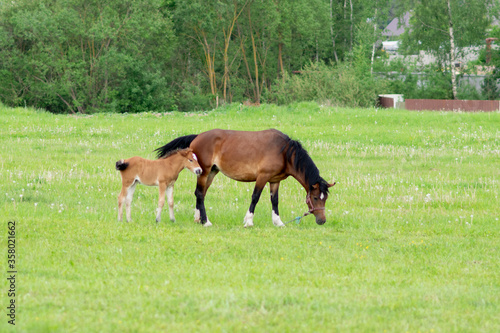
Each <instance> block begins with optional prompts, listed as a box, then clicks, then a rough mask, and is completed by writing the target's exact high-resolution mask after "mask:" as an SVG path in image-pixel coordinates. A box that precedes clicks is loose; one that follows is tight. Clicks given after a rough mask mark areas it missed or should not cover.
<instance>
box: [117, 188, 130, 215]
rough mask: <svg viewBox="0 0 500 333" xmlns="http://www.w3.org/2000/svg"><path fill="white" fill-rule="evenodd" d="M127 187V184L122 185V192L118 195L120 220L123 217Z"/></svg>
mask: <svg viewBox="0 0 500 333" xmlns="http://www.w3.org/2000/svg"><path fill="white" fill-rule="evenodd" d="M127 188H128V187H126V186H125V185H122V189H121V191H120V194H119V195H118V221H119V222H121V220H122V217H123V201H125V198H126V197H127Z"/></svg>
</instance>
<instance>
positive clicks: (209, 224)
mask: <svg viewBox="0 0 500 333" xmlns="http://www.w3.org/2000/svg"><path fill="white" fill-rule="evenodd" d="M203 226H204V227H205V228H208V227H211V226H212V223H210V221H207V222H205V223H204V224H203Z"/></svg>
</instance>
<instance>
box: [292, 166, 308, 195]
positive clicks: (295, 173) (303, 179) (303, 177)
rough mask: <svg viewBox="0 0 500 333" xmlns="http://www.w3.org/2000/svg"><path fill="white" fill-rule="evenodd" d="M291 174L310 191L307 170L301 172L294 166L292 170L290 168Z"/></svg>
mask: <svg viewBox="0 0 500 333" xmlns="http://www.w3.org/2000/svg"><path fill="white" fill-rule="evenodd" d="M290 175H291V176H292V177H293V178H295V179H296V180H297V181H298V182H299V183H300V185H302V187H304V189H305V190H306V192H307V193H309V183H308V182H307V180H306V175H305V172H299V171H298V170H296V169H295V168H292V170H290Z"/></svg>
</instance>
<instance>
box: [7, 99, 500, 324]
mask: <svg viewBox="0 0 500 333" xmlns="http://www.w3.org/2000/svg"><path fill="white" fill-rule="evenodd" d="M0 124H1V126H0V143H1V149H0V179H1V182H0V184H1V191H0V218H1V223H2V231H1V233H0V235H1V236H0V237H1V239H2V241H1V243H2V249H3V251H4V253H6V252H7V242H6V239H7V230H8V229H7V224H8V221H9V220H15V221H16V254H17V257H16V265H17V266H16V269H17V270H18V275H17V280H16V299H15V300H16V306H17V307H16V326H15V328H14V329H15V330H16V331H18V332H83V331H85V332H116V331H123V332H158V331H163V332H189V331H200V332H214V331H215V332H222V331H223V332H234V331H249V332H264V331H273V332H289V331H293V332H299V331H300V332H308V331H311V332H318V331H319V332H332V331H333V332H334V331H341V332H385V331H387V332H498V331H500V317H499V316H498V314H499V313H500V301H499V295H500V278H499V276H500V275H499V272H500V260H499V258H500V221H499V219H500V209H499V206H500V205H499V204H500V202H499V201H500V200H499V192H500V183H499V182H500V113H474V114H470V113H443V112H408V111H398V110H377V109H342V108H332V107H324V106H320V105H318V104H315V103H300V104H295V105H293V106H288V107H276V106H271V105H263V106H261V107H260V108H248V107H245V106H238V105H233V106H230V107H226V108H221V109H218V110H216V111H209V112H201V113H164V114H151V113H147V114H125V115H123V114H112V115H110V114H96V115H92V116H85V115H84V116H66V115H54V114H50V113H46V112H43V111H35V110H31V109H9V108H6V107H2V106H0ZM212 128H222V129H235V130H261V129H266V128H276V129H278V130H280V131H282V132H284V133H286V134H288V135H289V136H290V137H291V138H292V139H296V140H300V141H301V142H302V144H303V146H304V148H306V149H307V150H308V151H309V154H310V155H311V157H312V159H313V161H314V162H315V163H316V165H317V166H318V168H319V170H320V174H321V176H322V177H323V178H325V179H326V180H327V181H329V182H332V181H336V182H337V185H336V186H334V187H333V188H331V189H330V196H329V199H328V201H327V203H326V211H325V213H326V218H327V222H326V224H324V225H322V226H320V225H317V224H316V223H315V221H314V217H313V216H308V217H305V218H303V219H302V221H301V222H300V224H296V223H295V222H291V223H289V224H288V225H287V227H285V228H276V227H275V226H274V225H273V224H272V217H271V203H270V200H269V187H268V186H266V188H265V189H264V192H263V195H262V197H261V199H260V201H259V204H258V205H257V208H256V211H255V217H254V227H253V228H249V229H246V228H244V227H243V218H244V216H245V213H246V211H247V210H248V206H249V203H250V196H251V192H252V190H253V186H254V184H253V183H239V182H236V181H233V180H230V179H228V178H227V177H225V176H224V175H222V174H219V175H218V176H217V177H216V178H215V180H214V182H213V184H212V186H211V188H210V191H209V192H208V193H207V196H206V198H205V205H206V209H207V213H208V214H209V216H210V221H211V222H212V223H213V226H212V227H211V228H203V227H201V226H200V225H199V224H195V223H194V222H193V213H194V206H195V197H194V190H195V184H196V180H195V177H194V176H193V175H192V174H190V173H189V172H188V171H184V172H182V173H181V174H180V175H179V178H178V180H177V182H176V186H175V192H174V201H175V208H174V209H175V216H176V220H177V221H176V222H175V223H172V222H170V221H169V220H168V219H163V220H162V221H161V222H160V223H156V222H155V213H154V211H155V208H156V205H157V200H158V190H157V188H156V187H153V188H148V187H145V186H142V187H138V188H137V189H136V191H135V197H134V207H133V211H134V214H133V216H132V222H130V223H126V222H118V221H117V208H118V205H117V196H118V193H119V191H120V188H121V180H120V175H119V172H118V171H116V170H115V162H116V161H117V160H119V159H121V158H123V157H124V156H134V155H138V156H142V157H144V158H149V159H152V158H154V156H155V154H154V152H153V150H154V149H155V148H157V147H160V146H162V145H164V144H165V143H167V142H169V141H170V140H172V139H174V138H176V137H179V136H182V135H187V134H197V133H200V132H203V131H206V130H209V129H212ZM307 209H308V208H307V205H306V203H305V191H304V189H303V188H302V187H301V186H300V184H299V183H298V182H296V181H295V180H293V179H287V180H285V181H283V182H282V183H281V187H280V214H281V218H282V220H283V221H288V220H291V219H293V218H295V217H296V216H299V215H302V213H304V212H305V211H307ZM2 258H3V259H2V261H1V262H0V263H1V265H0V267H2V271H3V272H4V273H3V275H4V277H3V278H2V279H1V280H2V281H3V282H2V283H1V284H0V288H1V294H2V297H1V298H0V299H1V300H2V302H1V304H2V308H3V309H4V312H5V313H6V312H7V311H6V307H7V306H8V302H9V298H8V297H7V291H8V289H9V286H8V281H7V280H6V278H7V273H6V271H7V259H6V255H3V256H2ZM2 318H3V319H2V321H1V322H0V331H2V332H3V331H7V330H8V329H13V328H12V327H11V325H9V324H8V323H7V320H8V317H7V316H6V315H5V314H4V315H3V316H2Z"/></svg>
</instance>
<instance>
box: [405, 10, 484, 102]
mask: <svg viewBox="0 0 500 333" xmlns="http://www.w3.org/2000/svg"><path fill="white" fill-rule="evenodd" d="M403 4H404V6H402V7H401V9H402V11H401V15H402V14H403V13H404V11H407V10H411V18H410V28H409V29H407V30H406V31H405V34H404V35H403V37H402V42H403V48H406V50H407V52H409V53H416V52H418V51H419V50H424V51H428V52H431V53H433V54H435V55H436V56H437V58H438V61H440V62H441V63H442V68H443V69H444V70H446V71H448V70H449V72H450V73H451V95H452V97H453V99H456V96H457V80H456V77H457V71H456V67H455V64H456V62H457V57H458V55H459V54H460V50H461V49H462V48H463V47H466V46H473V45H482V44H483V43H484V39H485V37H486V29H487V28H488V26H489V23H490V19H489V17H488V15H487V13H488V8H489V7H490V5H491V4H492V0H467V1H465V0H446V1H443V0H406V1H403Z"/></svg>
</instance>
